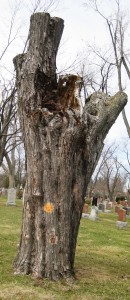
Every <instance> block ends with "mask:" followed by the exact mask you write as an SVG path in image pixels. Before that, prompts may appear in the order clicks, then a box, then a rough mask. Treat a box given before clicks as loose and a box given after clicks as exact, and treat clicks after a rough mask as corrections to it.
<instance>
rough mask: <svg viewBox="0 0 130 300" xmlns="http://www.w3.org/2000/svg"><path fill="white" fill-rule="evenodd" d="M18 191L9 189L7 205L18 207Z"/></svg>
mask: <svg viewBox="0 0 130 300" xmlns="http://www.w3.org/2000/svg"><path fill="white" fill-rule="evenodd" d="M15 201H16V189H14V188H10V189H8V200H7V205H16V202H15Z"/></svg>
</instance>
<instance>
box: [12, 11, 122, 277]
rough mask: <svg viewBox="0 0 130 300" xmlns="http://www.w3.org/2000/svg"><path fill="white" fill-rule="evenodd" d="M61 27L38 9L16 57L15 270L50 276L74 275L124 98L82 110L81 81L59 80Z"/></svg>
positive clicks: (94, 101) (99, 96) (99, 99)
mask: <svg viewBox="0 0 130 300" xmlns="http://www.w3.org/2000/svg"><path fill="white" fill-rule="evenodd" d="M62 31H63V20H62V19H59V18H51V17H50V15H49V14H46V13H36V14H33V15H32V17H31V22H30V34H29V37H30V40H29V47H28V51H27V53H26V54H22V55H18V56H16V57H15V58H14V65H15V69H16V85H17V90H18V104H19V114H20V122H21V126H22V129H23V138H24V144H25V151H26V157H27V179H26V187H25V196H24V208H23V219H22V230H21V238H20V245H19V250H18V255H17V257H16V259H15V264H14V265H15V273H16V274H17V273H21V274H22V273H23V274H32V275H33V276H36V277H42V278H43V277H47V278H50V279H57V278H64V277H71V276H74V257H75V249H76V241H77V235H78V228H79V224H80V218H81V214H82V208H83V204H84V197H85V194H86V189H87V186H88V183H89V181H90V178H91V176H92V173H93V171H94V168H95V166H96V164H97V162H98V159H99V156H100V153H101V151H102V148H103V140H104V138H105V137H106V134H107V133H108V131H109V129H110V127H111V126H112V125H113V123H114V122H115V120H116V118H117V117H118V115H119V113H120V112H121V110H122V109H123V107H124V106H125V104H126V102H127V96H126V94H125V93H123V92H121V93H120V92H118V93H117V94H116V95H115V96H113V97H109V96H107V95H105V94H103V93H94V94H93V95H91V97H90V98H89V101H87V103H86V105H85V107H84V109H83V111H82V110H81V102H80V101H81V100H80V89H81V81H82V80H81V78H80V77H79V76H77V75H65V76H62V77H60V79H59V81H57V78H56V54H57V50H58V46H59V42H60V38H61V35H62Z"/></svg>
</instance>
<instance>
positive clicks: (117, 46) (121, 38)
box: [85, 0, 130, 137]
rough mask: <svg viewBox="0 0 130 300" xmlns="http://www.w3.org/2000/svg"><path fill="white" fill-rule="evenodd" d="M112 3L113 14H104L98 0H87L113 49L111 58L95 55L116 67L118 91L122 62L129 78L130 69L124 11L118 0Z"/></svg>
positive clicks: (129, 129)
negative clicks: (101, 22)
mask: <svg viewBox="0 0 130 300" xmlns="http://www.w3.org/2000/svg"><path fill="white" fill-rule="evenodd" d="M114 3H115V4H116V11H114V14H113V15H112V16H105V14H104V13H103V12H102V10H101V8H100V5H99V4H98V0H90V1H89V4H90V6H91V7H92V8H93V9H94V10H95V11H96V12H97V13H98V14H99V15H100V16H101V17H102V18H103V19H104V20H105V22H106V24H107V28H108V32H109V36H110V39H111V46H112V49H113V58H112V57H111V60H110V58H109V60H108V58H107V57H106V55H104V54H103V55H102V54H101V52H100V51H96V54H97V56H99V57H100V58H102V61H103V62H104V64H107V63H109V66H115V67H116V69H117V77H118V88H119V90H120V91H123V89H124V87H123V83H122V64H124V67H125V69H126V72H127V75H128V77H129V79H130V69H129V66H128V63H127V61H128V60H127V59H128V56H127V51H125V49H124V42H125V32H126V28H127V22H126V18H125V15H124V13H123V11H122V10H121V5H120V0H113V4H114ZM85 5H86V2H85ZM101 70H102V69H101ZM108 70H109V69H108ZM122 116H123V120H124V123H125V126H126V129H127V133H128V136H129V137H130V126H129V122H128V119H127V117H126V113H125V110H123V111H122Z"/></svg>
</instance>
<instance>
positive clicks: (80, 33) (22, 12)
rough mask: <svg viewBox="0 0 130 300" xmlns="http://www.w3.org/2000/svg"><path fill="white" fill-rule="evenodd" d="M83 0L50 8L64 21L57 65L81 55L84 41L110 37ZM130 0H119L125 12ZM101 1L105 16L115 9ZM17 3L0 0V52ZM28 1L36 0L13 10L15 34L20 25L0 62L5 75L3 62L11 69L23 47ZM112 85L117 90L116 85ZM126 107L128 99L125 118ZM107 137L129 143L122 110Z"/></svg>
mask: <svg viewBox="0 0 130 300" xmlns="http://www.w3.org/2000/svg"><path fill="white" fill-rule="evenodd" d="M45 1H46V2H47V1H48V0H43V3H44V2H45ZM84 1H85V0H59V5H58V7H57V9H56V10H54V11H52V12H51V15H52V16H57V17H61V18H63V19H64V23H65V27H64V34H63V38H62V41H61V46H60V51H59V59H58V65H59V66H60V68H62V67H65V66H66V64H67V65H69V64H70V63H71V62H72V61H73V60H74V59H75V57H76V55H77V53H78V55H80V54H79V53H81V52H83V51H84V52H85V47H86V43H87V42H89V43H93V42H95V44H98V46H99V45H100V47H101V48H102V47H105V46H104V45H105V44H106V43H108V40H109V39H108V35H107V31H106V30H107V29H106V25H105V23H104V20H103V19H101V17H100V16H99V15H97V14H96V13H95V12H94V11H93V10H91V9H89V10H88V9H86V8H85V7H84V6H83V2H84ZM129 1H130V0H120V2H121V5H122V6H123V7H124V8H125V9H126V10H127V12H128V13H129V11H128V9H129V3H130V2H129ZM86 2H88V0H86ZM100 2H102V8H103V12H104V13H106V14H107V16H108V13H109V12H110V13H111V12H112V11H113V10H114V4H113V3H114V0H102V1H100ZM17 3H18V1H17V0H0V53H1V52H2V50H3V49H4V47H5V46H6V44H7V38H8V34H9V28H10V20H11V14H12V11H13V8H14V7H15V5H16V4H17ZM31 3H35V0H21V4H20V5H18V7H19V10H18V11H17V14H16V19H15V24H14V29H13V34H15V33H16V31H17V29H18V27H19V26H20V28H19V33H18V37H17V38H16V39H15V41H14V42H13V43H12V46H10V48H9V50H8V51H7V52H6V55H5V56H4V59H3V60H2V63H1V64H0V71H1V72H2V74H4V75H6V76H7V75H8V74H9V73H8V72H7V71H5V69H4V68H3V66H4V67H6V68H8V69H9V70H13V64H12V58H13V57H14V56H15V55H17V54H19V53H21V52H22V50H23V45H24V40H25V37H26V36H27V33H28V27H29V18H30V14H31V11H30V10H31V9H32V7H33V5H32V4H31ZM128 38H129V36H128ZM78 57H79V56H78ZM78 59H79V58H78ZM86 59H87V58H86ZM113 84H115V83H113ZM112 88H114V89H115V90H116V86H114V87H112ZM127 93H128V95H130V84H129V82H128V81H127ZM129 111H130V103H129V104H127V107H126V112H127V117H128V118H129V115H130V114H129ZM129 121H130V118H129ZM107 140H109V142H111V141H116V142H117V143H118V142H121V143H124V140H125V142H126V140H127V143H128V144H129V141H128V138H127V132H126V128H125V125H124V123H123V120H122V116H121V114H120V116H119V117H118V119H117V121H116V123H115V124H114V125H113V127H112V129H111V130H110V132H109V134H108V137H107Z"/></svg>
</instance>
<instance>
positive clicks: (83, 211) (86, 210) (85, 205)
mask: <svg viewBox="0 0 130 300" xmlns="http://www.w3.org/2000/svg"><path fill="white" fill-rule="evenodd" d="M82 213H84V214H87V213H88V204H86V203H85V204H84V206H83V210H82Z"/></svg>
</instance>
